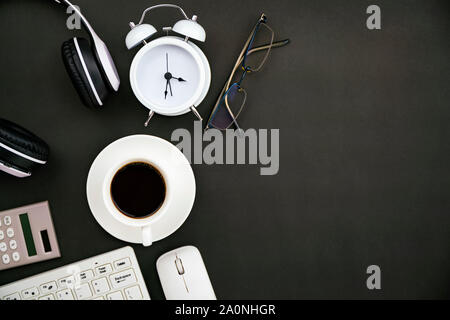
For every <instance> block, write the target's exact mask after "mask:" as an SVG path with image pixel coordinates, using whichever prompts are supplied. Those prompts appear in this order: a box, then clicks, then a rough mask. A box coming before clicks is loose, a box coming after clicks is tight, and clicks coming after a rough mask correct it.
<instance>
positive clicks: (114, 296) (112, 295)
mask: <svg viewBox="0 0 450 320" xmlns="http://www.w3.org/2000/svg"><path fill="white" fill-rule="evenodd" d="M106 298H107V299H108V300H123V295H122V292H120V291H116V292H113V293H110V294H108V295H106Z"/></svg>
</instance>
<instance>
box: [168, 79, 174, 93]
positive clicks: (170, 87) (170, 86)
mask: <svg viewBox="0 0 450 320" xmlns="http://www.w3.org/2000/svg"><path fill="white" fill-rule="evenodd" d="M167 83H168V84H169V89H170V95H171V96H172V97H173V93H172V85H171V84H170V79H169V80H167Z"/></svg>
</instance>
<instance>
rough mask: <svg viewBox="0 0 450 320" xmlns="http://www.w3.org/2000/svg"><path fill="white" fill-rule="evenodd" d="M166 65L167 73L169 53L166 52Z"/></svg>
mask: <svg viewBox="0 0 450 320" xmlns="http://www.w3.org/2000/svg"><path fill="white" fill-rule="evenodd" d="M166 67H167V73H169V54H168V53H167V52H166Z"/></svg>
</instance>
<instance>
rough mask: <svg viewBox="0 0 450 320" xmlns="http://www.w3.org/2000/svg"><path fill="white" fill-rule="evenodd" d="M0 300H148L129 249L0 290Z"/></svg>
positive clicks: (11, 284) (20, 281)
mask: <svg viewBox="0 0 450 320" xmlns="http://www.w3.org/2000/svg"><path fill="white" fill-rule="evenodd" d="M0 298H1V299H2V300H25V299H28V300H150V295H149V294H148V291H147V287H146V285H145V282H144V278H143V277H142V273H141V269H140V268H139V264H138V262H137V259H136V255H135V254H134V250H133V248H131V247H124V248H121V249H118V250H114V251H110V252H108V253H105V254H102V255H99V256H96V257H92V258H89V259H86V260H82V261H79V262H77V263H73V264H70V265H67V266H65V267H61V268H57V269H53V270H50V271H47V272H44V273H41V274H38V275H36V276H32V277H29V278H26V279H23V280H19V281H16V282H13V283H10V284H7V285H5V286H3V287H0Z"/></svg>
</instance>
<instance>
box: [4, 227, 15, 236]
mask: <svg viewBox="0 0 450 320" xmlns="http://www.w3.org/2000/svg"><path fill="white" fill-rule="evenodd" d="M6 235H7V236H8V238H12V237H14V229H13V228H8V229H6Z"/></svg>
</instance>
